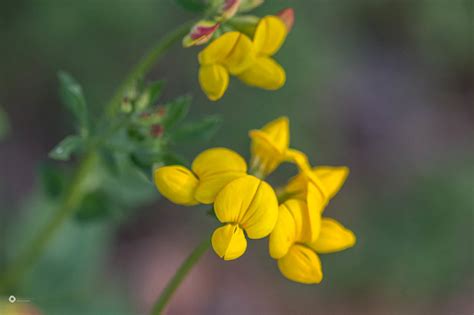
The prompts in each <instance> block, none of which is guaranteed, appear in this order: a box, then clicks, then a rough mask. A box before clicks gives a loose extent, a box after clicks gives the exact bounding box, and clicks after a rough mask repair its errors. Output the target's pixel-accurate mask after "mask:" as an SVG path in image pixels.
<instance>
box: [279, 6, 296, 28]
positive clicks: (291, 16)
mask: <svg viewBox="0 0 474 315" xmlns="http://www.w3.org/2000/svg"><path fill="white" fill-rule="evenodd" d="M276 16H278V17H279V18H280V19H281V20H282V21H283V23H285V25H286V29H287V30H288V33H289V32H290V31H291V29H292V28H293V24H294V22H295V11H294V10H293V8H286V9H283V10H281V11H280V12H278V13H277V15H276Z"/></svg>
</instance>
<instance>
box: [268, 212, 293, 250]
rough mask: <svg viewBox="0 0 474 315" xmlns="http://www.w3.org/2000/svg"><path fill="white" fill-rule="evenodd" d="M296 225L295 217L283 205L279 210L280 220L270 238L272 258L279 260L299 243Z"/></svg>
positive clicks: (269, 244)
mask: <svg viewBox="0 0 474 315" xmlns="http://www.w3.org/2000/svg"><path fill="white" fill-rule="evenodd" d="M296 236H297V233H296V223H295V220H294V218H293V215H292V214H291V212H290V211H289V210H288V208H287V207H286V206H285V205H284V204H283V205H280V208H279V209H278V220H277V223H276V224H275V228H274V229H273V231H272V234H270V237H269V242H268V246H269V251H270V256H271V257H272V258H274V259H279V258H281V257H283V256H285V255H286V254H287V253H288V250H289V249H290V247H291V245H293V243H295V242H296V241H297V238H296Z"/></svg>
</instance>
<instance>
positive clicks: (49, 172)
mask: <svg viewBox="0 0 474 315" xmlns="http://www.w3.org/2000/svg"><path fill="white" fill-rule="evenodd" d="M39 176H40V181H41V186H42V188H43V190H44V192H45V194H46V196H48V197H50V198H53V199H54V198H57V197H59V196H60V195H61V193H62V192H63V191H64V188H65V186H66V177H65V176H64V174H63V172H62V171H61V170H60V169H59V168H58V167H56V166H54V165H53V164H51V163H42V164H41V165H40V167H39Z"/></svg>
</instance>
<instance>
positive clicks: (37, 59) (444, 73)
mask: <svg viewBox="0 0 474 315" xmlns="http://www.w3.org/2000/svg"><path fill="white" fill-rule="evenodd" d="M288 6H292V7H294V9H295V12H296V23H295V26H294V29H293V31H292V33H291V34H290V35H289V37H288V39H287V42H286V43H285V45H284V46H283V48H282V49H281V51H280V52H279V54H278V56H277V59H278V60H279V62H280V63H281V64H282V65H283V66H284V67H285V69H286V71H287V83H286V86H285V87H284V88H282V89H281V90H279V91H277V92H267V91H262V90H257V89H251V88H249V87H246V86H244V85H242V84H241V83H239V82H237V81H236V80H235V81H232V83H231V86H230V88H229V90H228V91H227V94H226V96H225V97H224V98H223V100H222V101H220V102H219V103H211V102H209V101H208V100H207V99H206V98H205V96H203V93H202V92H201V91H200V89H199V86H198V83H197V61H196V54H197V52H198V51H199V50H198V49H189V50H185V49H182V48H181V47H178V46H177V47H175V48H174V49H173V50H172V52H171V53H170V54H168V55H167V57H166V58H165V60H164V61H163V62H161V63H160V64H159V65H158V66H157V67H156V69H155V70H154V71H153V73H152V74H151V76H150V77H151V78H165V79H166V80H167V86H166V90H165V93H164V96H163V99H164V100H167V99H171V98H173V97H175V96H178V95H181V94H186V93H190V94H192V95H193V97H194V101H193V105H192V109H191V118H193V117H202V116H203V115H206V114H214V113H217V114H220V115H222V117H223V119H224V124H223V126H222V129H221V131H220V132H219V133H218V135H217V136H216V137H214V138H213V140H212V141H211V143H205V144H202V143H199V144H187V145H185V146H184V145H183V146H182V147H178V148H177V150H178V152H180V153H181V154H183V155H185V156H187V157H188V158H189V159H192V157H193V156H194V155H195V154H196V153H198V152H199V151H201V150H203V149H205V148H208V147H211V146H228V147H230V148H232V149H234V150H237V151H238V152H241V153H242V154H244V155H245V156H246V157H248V151H249V149H248V145H249V140H248V138H247V131H248V130H249V129H252V128H258V127H260V126H262V125H263V124H265V123H266V122H268V121H270V120H272V119H274V118H276V117H278V116H280V115H288V116H289V118H290V120H291V137H292V139H291V142H292V146H293V147H295V148H298V149H301V150H303V151H305V152H307V153H308V155H309V156H311V162H312V163H313V164H314V165H347V166H349V167H350V169H351V174H350V175H349V179H348V181H347V182H346V184H345V186H344V188H343V189H342V190H341V192H340V193H339V194H338V196H336V198H335V199H334V200H333V201H332V202H331V204H330V205H329V208H328V209H327V210H326V211H327V212H326V214H327V215H328V216H330V217H334V218H336V219H337V220H339V221H341V222H342V223H344V225H346V226H347V227H349V228H350V229H351V230H353V231H354V232H355V234H356V235H357V238H358V242H357V245H356V247H355V248H353V249H351V250H347V251H344V252H341V253H337V254H331V255H324V256H323V257H322V263H323V270H324V280H323V282H322V284H321V285H315V286H306V285H301V284H296V283H291V282H290V281H288V280H286V279H285V278H284V277H283V276H281V275H280V274H279V271H278V268H277V266H276V262H275V261H272V259H271V258H270V257H269V256H268V253H267V240H260V241H252V242H250V243H249V248H248V250H247V252H246V253H245V255H244V256H243V257H242V258H240V259H238V260H236V261H232V262H224V261H222V260H220V259H219V258H218V257H217V256H216V255H215V254H214V253H213V252H212V251H210V252H208V253H207V254H206V255H205V256H204V258H203V259H202V260H201V261H200V262H199V264H198V265H197V267H196V268H195V269H193V270H192V272H191V274H190V276H189V278H188V279H186V281H185V282H184V284H183V286H182V287H180V288H179V290H178V291H177V293H176V295H175V296H174V297H173V300H172V302H171V304H170V306H169V308H168V310H167V314H229V315H231V314H374V315H375V314H384V315H385V314H387V315H388V314H403V315H412V314H413V315H422V314H433V315H438V314H439V315H445V314H450V315H451V314H452V315H458V314H459V315H468V314H473V313H474V302H473V301H474V299H473V297H474V281H473V280H474V278H473V276H474V272H473V271H474V270H473V267H474V264H473V235H474V234H473V223H474V218H473V210H474V190H473V188H474V138H473V135H474V70H473V69H474V60H473V58H474V49H473V45H474V44H473V32H474V31H473V19H474V18H473V16H474V13H473V3H472V1H465V0H452V1H447V0H420V1H414V0H411V1H408V0H402V1H396V0H380V1H375V0H363V1H355V0H353V1H352V0H342V1H325V0H319V1H283V0H278V1H269V0H267V1H266V4H265V5H264V6H262V7H261V8H259V9H258V11H257V12H256V13H258V14H259V15H265V14H268V13H269V12H277V11H278V10H279V9H281V8H283V7H288ZM2 7H3V8H2V9H1V12H0V38H1V40H2V49H0V51H1V52H0V108H2V109H4V110H5V112H6V113H7V116H8V118H9V125H10V132H9V135H8V137H7V138H6V139H5V140H3V141H1V140H0V174H1V176H0V222H3V223H4V224H0V227H5V230H6V222H8V224H10V222H13V221H16V220H17V219H18V218H21V216H22V215H23V213H22V208H23V207H24V205H25V204H28V203H31V197H30V196H32V195H33V196H34V195H35V194H36V190H37V186H38V182H39V179H38V175H37V170H38V167H39V165H40V164H41V163H42V162H44V161H45V160H46V159H47V154H48V152H49V150H50V149H51V148H52V147H53V146H54V145H55V144H56V143H57V142H58V141H59V140H61V139H62V138H63V137H64V136H65V135H67V134H69V133H70V132H71V130H72V126H71V123H70V117H69V116H68V114H67V112H66V111H65V110H64V108H63V107H62V106H61V104H60V101H59V99H58V97H57V80H56V73H57V71H58V70H59V69H64V70H67V71H68V72H70V73H71V74H73V75H74V77H76V78H77V79H78V80H79V81H80V82H81V83H82V85H83V88H84V90H85V93H86V96H87V99H88V102H89V104H90V105H91V106H92V107H93V111H94V112H95V113H99V112H100V108H102V107H103V104H104V103H105V102H106V100H107V99H108V97H109V96H110V95H111V94H112V93H113V90H114V87H115V86H117V84H118V83H119V82H120V79H121V78H122V77H123V76H124V75H125V73H126V72H127V70H128V69H129V68H130V67H131V65H132V64H134V62H136V60H137V59H138V58H139V57H140V56H141V55H142V53H143V52H144V51H145V50H146V49H147V48H148V47H150V46H151V44H152V43H153V42H155V41H156V39H157V38H159V37H160V36H161V35H163V34H164V33H166V31H167V30H169V29H170V28H172V27H175V26H176V25H177V23H180V22H181V21H184V20H186V19H189V18H191V17H193V15H192V14H191V13H186V12H184V11H182V10H181V9H180V8H179V7H178V6H177V5H175V4H174V3H173V2H172V1H164V0H138V1H126V0H120V1H110V0H100V1H92V0H86V1H79V2H72V1H67V2H65V1H60V0H47V1H43V2H42V3H38V2H34V1H27V0H22V1H15V2H10V3H5V4H3V5H2ZM68 165H69V164H66V163H65V164H64V167H65V168H67V167H68ZM294 172H295V170H294V169H292V168H291V167H289V166H284V167H283V168H282V170H280V171H279V172H278V173H277V174H275V176H274V177H272V180H274V181H275V182H278V183H281V182H283V180H284V178H286V177H287V176H288V175H291V174H293V173H294ZM206 211H207V209H205V208H204V207H203V208H200V207H198V208H185V207H179V206H174V205H172V204H171V203H170V202H169V201H167V200H164V199H160V200H158V201H156V202H148V203H147V204H145V205H143V206H140V207H137V208H134V209H129V210H128V212H127V214H126V215H125V217H126V218H127V219H126V220H123V221H120V222H119V223H116V222H115V223H108V222H100V223H94V224H93V226H85V227H81V226H77V225H75V226H69V227H67V228H66V229H70V231H69V232H70V235H74V239H75V240H76V241H79V242H80V243H88V244H91V243H94V242H97V243H99V242H100V243H103V244H104V247H103V248H102V249H100V250H94V251H92V252H93V253H94V254H91V255H92V256H93V257H96V256H97V257H96V258H97V261H98V262H97V266H94V267H86V268H85V269H84V270H85V271H84V270H83V269H75V268H76V267H74V268H73V267H68V266H63V267H64V274H65V275H67V276H66V277H69V275H70V274H69V270H71V271H70V272H71V273H76V275H75V276H74V278H76V277H77V278H81V275H82V274H81V272H86V271H87V270H92V269H94V270H97V273H96V274H98V275H100V277H99V278H98V277H95V276H91V277H92V280H93V281H95V282H97V283H95V282H89V283H94V284H84V287H82V286H81V287H80V288H79V285H78V286H77V287H74V286H73V289H71V292H72V293H71V294H69V293H68V294H65V297H63V298H58V299H54V298H47V297H40V298H37V301H36V303H35V304H37V305H38V308H39V309H40V310H41V309H42V310H43V312H42V313H44V314H70V315H72V314H114V315H118V314H146V312H147V311H148V310H149V309H150V307H151V305H152V304H153V302H154V300H155V299H156V297H157V296H158V294H159V293H160V291H161V290H162V289H163V287H164V285H165V284H166V282H167V280H168V279H169V278H170V277H171V276H172V274H173V273H174V271H175V270H176V268H177V267H178V266H179V264H180V263H181V262H182V261H183V260H184V259H185V257H186V256H187V255H188V254H189V252H190V251H191V250H192V249H193V248H194V247H195V246H196V245H197V244H198V243H199V242H200V241H201V240H202V239H204V238H205V237H208V236H209V235H210V233H211V231H212V230H213V228H215V227H216V226H217V223H216V222H215V221H214V220H213V219H212V218H211V217H209V216H207V215H206ZM96 231H100V232H99V234H100V235H102V234H105V235H106V236H103V237H102V238H101V241H98V239H97V238H96V236H95V234H92V233H95V232H96ZM103 231H107V233H105V232H104V233H102V232H103ZM66 232H67V231H66ZM69 232H67V233H69ZM22 233H23V232H22ZM84 233H85V234H87V235H90V237H89V236H88V237H87V238H86V237H84V238H83V235H84ZM101 233H102V234H101ZM26 234H28V233H27V232H25V235H26ZM68 235H69V234H68ZM59 238H61V236H59ZM64 239H65V238H64ZM59 242H60V240H59V241H58V243H59ZM63 243H64V244H63V245H62V246H64V248H71V253H70V254H71V261H75V262H77V264H79V262H78V261H79V256H81V255H84V256H85V255H89V254H86V253H89V251H85V250H84V252H82V251H81V247H73V246H72V245H68V244H66V243H65V241H64V242H63ZM74 246H76V245H74ZM61 248H62V247H61ZM72 248H74V251H73V250H72ZM76 249H77V250H76ZM64 252H67V253H69V252H68V251H67V249H64ZM58 253H59V251H58ZM51 254H55V252H52V253H51ZM52 256H54V255H52ZM54 259H55V258H54V257H53V258H51V259H50V260H44V261H43V263H42V264H43V265H48V264H49V266H52V263H53V262H54V263H55V264H56V263H58V264H59V265H61V262H62V264H63V265H64V264H65V263H64V261H69V260H64V259H63V258H60V259H59V258H57V259H56V260H54ZM58 259H59V260H58ZM58 261H59V262H58ZM1 262H2V259H0V263H1ZM80 264H83V263H82V262H81V263H80ZM54 266H56V265H54ZM71 266H72V265H71ZM74 266H75V265H74ZM83 267H84V266H83ZM51 268H52V267H51ZM61 268H62V267H61ZM88 268H89V269H88ZM38 270H40V269H38ZM41 270H46V269H41ZM61 270H62V269H61ZM74 270H76V271H74ZM79 270H82V271H79ZM38 272H39V271H38ZM42 272H43V276H45V275H44V271H42ZM50 272H51V273H54V272H55V271H54V269H52V270H51V271H50ZM58 272H59V271H58ZM71 277H72V276H71ZM50 278H54V279H53V280H54V281H53V280H52V282H51V284H44V283H43V284H42V285H43V287H42V285H39V284H38V285H36V284H34V283H33V282H34V281H35V279H36V280H37V279H42V278H41V277H39V276H38V277H36V278H35V277H33V278H32V280H30V283H29V284H28V285H30V287H31V288H30V289H28V290H26V292H28V294H36V293H35V292H39V291H41V290H43V291H44V290H48V288H50V287H58V283H59V282H61V281H62V280H58V279H62V278H61V277H59V276H58V279H56V278H55V277H54V276H51V277H50ZM84 278H85V279H89V277H88V276H87V277H84ZM32 283H33V284H32ZM61 283H62V282H61ZM76 283H77V282H76ZM108 285H110V286H111V287H113V288H114V292H115V291H118V293H117V294H118V295H119V296H122V297H123V298H121V299H119V300H121V302H125V301H126V304H127V306H126V307H125V309H127V307H128V309H127V310H126V311H123V313H119V312H118V311H115V309H114V308H112V307H109V306H110V305H109V304H108V302H107V303H106V302H104V303H103V304H104V305H105V306H104V305H102V304H101V307H103V308H101V310H100V311H98V309H94V308H92V306H91V309H85V308H84V309H82V308H79V307H76V306H73V305H76V303H77V304H81V303H82V304H83V305H87V304H91V305H92V304H93V303H92V302H91V301H92V300H93V299H99V300H100V299H101V294H102V293H103V291H107V290H108V289H107V288H108ZM82 290H85V291H88V292H89V293H90V295H85V296H86V297H84V296H82V295H80V296H81V297H80V298H79V297H77V295H75V294H76V293H78V292H79V291H81V292H82ZM96 291H97V292H96ZM51 292H55V291H54V290H52V291H51ZM68 292H69V291H68ZM31 299H32V300H33V301H34V300H35V296H31ZM44 301H46V302H44ZM107 301H108V300H107ZM111 301H113V299H111ZM110 303H112V302H110Z"/></svg>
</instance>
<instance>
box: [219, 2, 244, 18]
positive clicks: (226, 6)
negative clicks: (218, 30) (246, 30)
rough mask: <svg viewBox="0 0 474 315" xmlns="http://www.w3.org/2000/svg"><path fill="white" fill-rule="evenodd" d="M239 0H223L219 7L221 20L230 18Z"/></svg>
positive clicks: (235, 10)
mask: <svg viewBox="0 0 474 315" xmlns="http://www.w3.org/2000/svg"><path fill="white" fill-rule="evenodd" d="M240 1H241V0H225V1H224V3H223V4H222V6H221V8H220V10H219V11H220V14H221V20H228V19H230V18H232V17H233V16H234V15H235V14H236V13H237V10H238V9H239V7H240Z"/></svg>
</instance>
